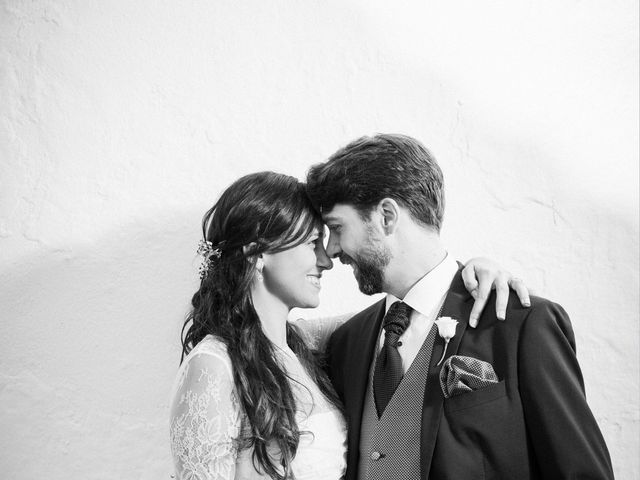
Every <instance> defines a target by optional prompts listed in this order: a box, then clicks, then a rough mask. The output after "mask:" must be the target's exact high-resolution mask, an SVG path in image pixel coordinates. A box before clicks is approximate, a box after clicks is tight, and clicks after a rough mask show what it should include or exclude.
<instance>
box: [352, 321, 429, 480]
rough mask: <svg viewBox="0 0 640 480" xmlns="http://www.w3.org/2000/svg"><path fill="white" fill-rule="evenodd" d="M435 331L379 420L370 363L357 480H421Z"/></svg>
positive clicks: (361, 427) (426, 341)
mask: <svg viewBox="0 0 640 480" xmlns="http://www.w3.org/2000/svg"><path fill="white" fill-rule="evenodd" d="M437 331H438V329H437V327H436V326H435V325H433V327H431V330H430V331H429V334H428V335H427V338H426V339H425V341H424V343H423V344H422V347H421V348H420V351H419V352H418V355H417V356H416V358H415V359H414V361H413V363H412V364H411V366H410V367H409V369H408V370H407V372H406V373H405V375H404V377H402V381H401V382H400V385H398V388H397V390H396V391H395V393H394V394H393V397H391V401H390V402H389V404H388V405H387V407H386V408H385V410H384V412H383V413H382V417H380V418H379V419H378V414H377V412H376V407H375V400H374V397H373V371H374V366H375V362H373V363H372V367H371V368H370V372H369V381H368V382H367V392H366V394H365V404H364V409H363V413H362V422H361V425H360V461H359V465H358V480H395V479H402V480H412V479H416V480H417V479H419V478H420V440H421V426H422V406H423V403H424V392H425V386H426V383H427V376H428V374H429V363H430V361H431V352H432V351H433V344H434V342H435V339H436V334H437ZM376 360H377V358H376ZM431 388H439V387H438V385H432V386H431Z"/></svg>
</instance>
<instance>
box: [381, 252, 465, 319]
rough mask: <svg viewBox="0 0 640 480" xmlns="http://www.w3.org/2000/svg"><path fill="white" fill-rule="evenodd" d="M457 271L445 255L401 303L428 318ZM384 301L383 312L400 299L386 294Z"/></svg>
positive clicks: (452, 262) (455, 264)
mask: <svg viewBox="0 0 640 480" xmlns="http://www.w3.org/2000/svg"><path fill="white" fill-rule="evenodd" d="M457 271H458V263H457V262H456V261H455V260H454V259H453V258H452V257H451V255H449V254H448V253H447V256H446V257H445V258H444V260H442V262H440V263H439V264H438V266H436V267H435V268H434V269H433V270H431V271H430V272H429V273H427V274H426V275H425V276H424V277H422V278H421V279H420V280H418V281H417V282H416V284H415V285H414V286H413V287H411V289H410V290H409V291H408V292H407V294H406V295H405V297H404V299H403V301H404V302H405V303H406V304H407V305H409V306H410V307H411V308H412V309H414V310H416V311H417V312H419V313H421V314H422V315H425V316H428V315H429V313H430V312H432V311H433V310H434V309H435V308H436V307H437V306H438V305H439V303H440V302H441V301H442V298H443V297H444V295H445V293H446V292H447V291H448V290H449V286H450V285H451V281H452V280H453V277H454V276H455V274H456V272H457ZM386 300H387V302H386V306H385V312H386V311H388V310H389V307H391V305H392V304H393V303H394V302H397V301H399V300H400V299H399V298H398V297H396V296H394V295H391V294H390V293H388V294H387V298H386Z"/></svg>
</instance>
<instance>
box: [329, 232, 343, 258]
mask: <svg viewBox="0 0 640 480" xmlns="http://www.w3.org/2000/svg"><path fill="white" fill-rule="evenodd" d="M340 253H342V249H341V248H340V242H338V240H337V239H336V236H335V235H334V234H333V233H331V234H329V241H328V242H327V255H329V257H330V258H336V257H337V256H338V255H340Z"/></svg>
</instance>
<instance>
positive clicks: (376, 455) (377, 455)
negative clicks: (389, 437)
mask: <svg viewBox="0 0 640 480" xmlns="http://www.w3.org/2000/svg"><path fill="white" fill-rule="evenodd" d="M380 457H382V455H381V454H380V452H371V455H369V458H370V459H371V460H374V461H375V460H380Z"/></svg>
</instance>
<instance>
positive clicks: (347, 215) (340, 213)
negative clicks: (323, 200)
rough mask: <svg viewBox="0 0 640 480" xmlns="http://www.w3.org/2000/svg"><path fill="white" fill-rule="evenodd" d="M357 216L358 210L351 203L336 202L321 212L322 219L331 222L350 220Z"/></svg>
mask: <svg viewBox="0 0 640 480" xmlns="http://www.w3.org/2000/svg"><path fill="white" fill-rule="evenodd" d="M358 218H359V215H358V211H357V210H356V209H355V207H353V206H352V205H348V204H344V203H337V204H335V205H334V206H333V208H332V209H331V210H325V211H323V212H322V221H323V222H324V223H331V222H341V223H344V222H352V221H355V220H357V219H358Z"/></svg>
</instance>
